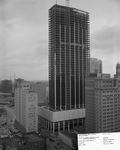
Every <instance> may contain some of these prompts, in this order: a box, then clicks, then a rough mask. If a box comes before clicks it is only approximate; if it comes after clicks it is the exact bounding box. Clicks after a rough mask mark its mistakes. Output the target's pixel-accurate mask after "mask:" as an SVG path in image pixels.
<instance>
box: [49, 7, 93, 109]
mask: <svg viewBox="0 0 120 150" xmlns="http://www.w3.org/2000/svg"><path fill="white" fill-rule="evenodd" d="M89 64H90V42H89V13H87V12H85V11H81V10H78V9H75V8H71V7H66V6H60V5H54V6H53V7H52V8H50V9H49V104H50V108H52V109H53V110H67V109H74V108H83V107H85V98H84V93H85V90H84V87H85V85H84V81H85V80H84V79H85V77H87V76H88V75H89V71H90V70H89Z"/></svg>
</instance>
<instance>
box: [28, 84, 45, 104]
mask: <svg viewBox="0 0 120 150" xmlns="http://www.w3.org/2000/svg"><path fill="white" fill-rule="evenodd" d="M31 86H32V89H33V91H35V92H36V93H37V94H38V104H40V103H47V101H48V100H47V90H46V88H47V86H48V83H47V82H36V83H31Z"/></svg>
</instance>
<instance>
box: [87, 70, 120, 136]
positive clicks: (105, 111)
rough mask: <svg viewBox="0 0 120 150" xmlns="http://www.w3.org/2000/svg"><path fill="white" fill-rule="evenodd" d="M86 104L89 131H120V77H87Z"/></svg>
mask: <svg viewBox="0 0 120 150" xmlns="http://www.w3.org/2000/svg"><path fill="white" fill-rule="evenodd" d="M116 73H117V71H116ZM85 104H86V105H85V109H86V122H85V124H86V132H87V133H99V132H120V78H110V77H108V78H106V77H105V78H104V77H95V78H87V79H86V81H85Z"/></svg>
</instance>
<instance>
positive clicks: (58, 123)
mask: <svg viewBox="0 0 120 150" xmlns="http://www.w3.org/2000/svg"><path fill="white" fill-rule="evenodd" d="M59 131H60V122H58V132H59Z"/></svg>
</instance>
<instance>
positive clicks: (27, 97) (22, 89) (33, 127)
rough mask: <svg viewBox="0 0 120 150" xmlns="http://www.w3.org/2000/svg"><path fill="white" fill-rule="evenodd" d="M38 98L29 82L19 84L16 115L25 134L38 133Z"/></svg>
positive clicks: (16, 94) (16, 91) (16, 93)
mask: <svg viewBox="0 0 120 150" xmlns="http://www.w3.org/2000/svg"><path fill="white" fill-rule="evenodd" d="M37 100H38V98H37V93H35V92H34V91H31V89H30V83H29V82H25V81H24V82H23V81H22V82H18V84H17V88H16V89H15V115H16V120H17V122H18V123H19V124H20V125H21V126H23V128H24V129H25V132H33V131H35V132H37V131H38V109H37V105H38V101H37Z"/></svg>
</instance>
